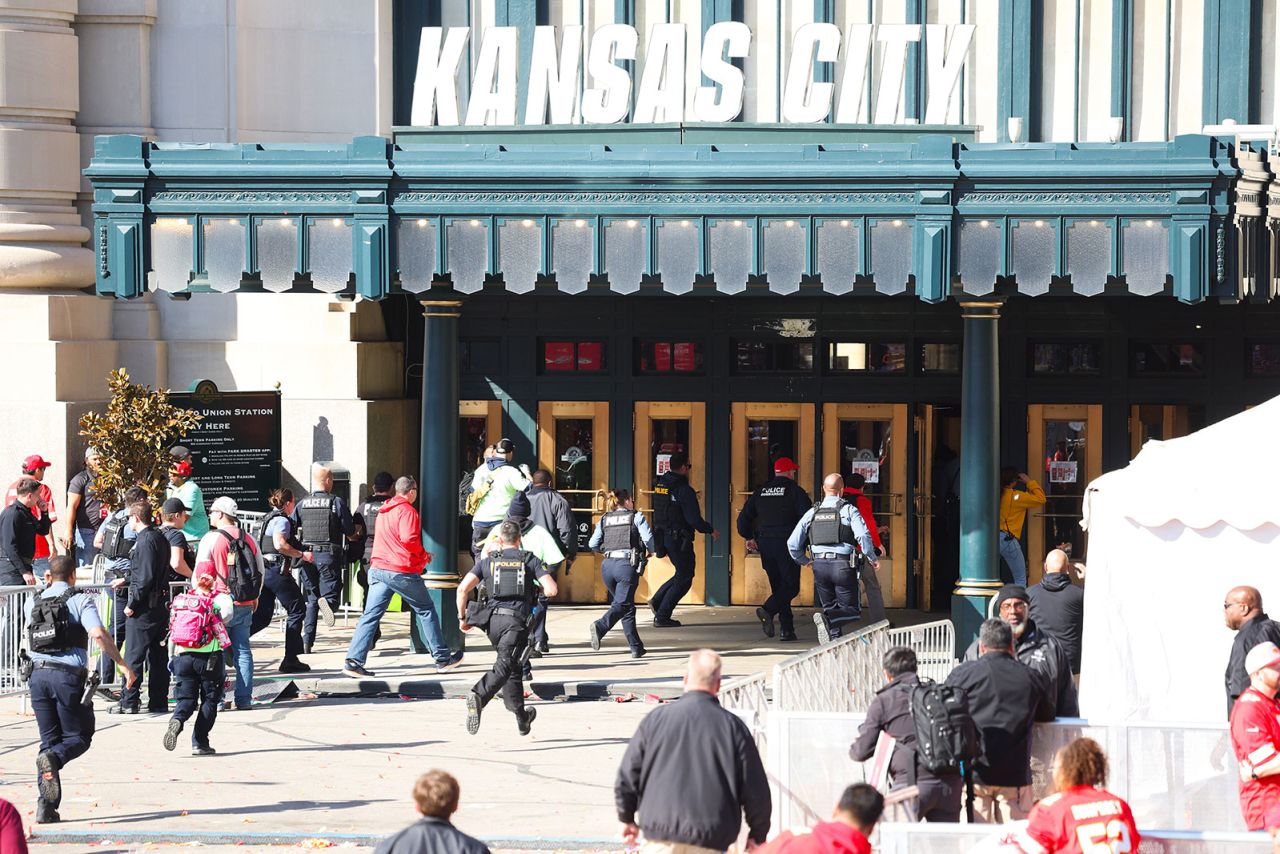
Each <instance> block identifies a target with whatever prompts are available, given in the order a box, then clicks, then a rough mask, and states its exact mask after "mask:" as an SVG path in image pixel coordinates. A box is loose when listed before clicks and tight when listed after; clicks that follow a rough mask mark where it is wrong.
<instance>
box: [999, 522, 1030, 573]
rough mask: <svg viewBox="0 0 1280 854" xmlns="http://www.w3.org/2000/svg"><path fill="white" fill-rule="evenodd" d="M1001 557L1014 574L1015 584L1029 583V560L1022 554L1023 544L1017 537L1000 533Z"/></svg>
mask: <svg viewBox="0 0 1280 854" xmlns="http://www.w3.org/2000/svg"><path fill="white" fill-rule="evenodd" d="M1000 557H1002V558H1004V562H1005V564H1006V565H1008V567H1009V571H1010V572H1012V573H1013V583H1014V584H1023V585H1025V584H1026V583H1027V559H1026V558H1025V557H1024V556H1023V554H1022V543H1021V542H1019V541H1018V538H1017V537H1014V536H1012V535H1010V534H1007V533H1005V532H1004V531H1001V532H1000Z"/></svg>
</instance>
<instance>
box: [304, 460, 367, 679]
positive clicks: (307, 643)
mask: <svg viewBox="0 0 1280 854" xmlns="http://www.w3.org/2000/svg"><path fill="white" fill-rule="evenodd" d="M311 482H312V483H313V484H315V486H316V491H315V492H313V493H311V494H310V495H308V496H306V497H305V498H302V499H301V500H300V501H298V503H297V505H296V506H295V507H294V510H293V516H294V518H293V521H294V524H295V526H296V530H297V537H298V540H299V541H300V542H301V543H302V546H303V548H305V549H306V550H307V551H309V552H311V558H312V559H311V560H309V561H304V562H303V564H302V587H303V590H304V591H305V592H306V595H307V610H306V617H305V619H304V620H303V624H302V651H303V652H304V653H307V654H310V652H311V647H312V646H313V645H314V644H315V642H316V622H317V619H319V618H323V619H324V624H325V626H328V627H332V626H333V623H334V618H333V612H334V611H336V610H337V609H338V607H339V605H340V604H341V601H342V559H343V557H344V555H345V552H346V549H345V548H344V546H343V538H344V537H350V536H351V535H352V534H354V533H355V526H354V525H353V524H352V521H351V513H350V512H349V511H348V510H347V507H346V505H345V504H344V503H343V501H342V499H341V498H339V497H338V496H336V495H334V494H333V473H332V472H331V471H329V469H327V468H325V467H324V466H322V465H320V464H319V463H317V464H316V465H313V466H312V467H311Z"/></svg>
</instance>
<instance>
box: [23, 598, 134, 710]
mask: <svg viewBox="0 0 1280 854" xmlns="http://www.w3.org/2000/svg"><path fill="white" fill-rule="evenodd" d="M76 589H77V590H79V591H80V592H82V593H89V594H91V595H93V596H94V604H95V605H97V607H98V613H99V615H106V614H107V613H109V612H108V611H107V610H106V600H107V599H109V598H110V596H111V587H110V585H106V584H77V585H76ZM42 590H44V588H43V587H31V586H28V585H25V584H23V585H15V586H11V587H0V697H4V696H11V695H18V694H26V693H27V686H26V685H25V684H23V683H22V682H21V681H20V680H19V679H18V654H19V653H20V652H21V651H22V650H24V649H26V648H27V637H26V628H27V602H28V601H29V600H30V599H31V597H32V596H33V595H34V594H35V593H37V592H38V591H42ZM103 622H104V623H105V622H106V619H105V616H104V619H103ZM96 647H97V644H94V643H92V642H90V649H89V654H90V656H92V655H93V653H94V652H95V651H96ZM89 666H90V668H92V667H93V666H94V662H93V661H90V664H89Z"/></svg>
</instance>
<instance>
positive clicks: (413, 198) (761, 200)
mask: <svg viewBox="0 0 1280 854" xmlns="http://www.w3.org/2000/svg"><path fill="white" fill-rule="evenodd" d="M392 203H393V204H396V205H459V204H460V205H489V204H495V205H526V204H527V205H762V204H772V205H890V204H892V205H909V204H914V203H915V193H874V192H869V193H796V192H781V193H768V192H746V193H728V192H726V193H698V192H670V193H664V192H649V191H626V190H602V191H586V192H512V193H498V192H485V191H470V192H435V193H418V192H411V193H400V194H399V195H397V196H396V197H395V198H394V199H393V201H392Z"/></svg>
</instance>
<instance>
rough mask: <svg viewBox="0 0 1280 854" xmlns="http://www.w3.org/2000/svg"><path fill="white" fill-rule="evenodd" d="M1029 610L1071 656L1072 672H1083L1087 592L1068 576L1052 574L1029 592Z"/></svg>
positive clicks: (1048, 633) (1041, 626)
mask: <svg viewBox="0 0 1280 854" xmlns="http://www.w3.org/2000/svg"><path fill="white" fill-rule="evenodd" d="M1027 607H1028V608H1029V609H1030V612H1031V619H1032V620H1033V621H1034V622H1035V624H1036V625H1037V626H1039V627H1040V630H1041V631H1042V632H1044V633H1045V634H1047V635H1049V636H1051V637H1052V638H1053V639H1054V640H1056V641H1057V642H1058V643H1059V644H1060V645H1061V646H1062V648H1063V650H1065V651H1066V653H1067V660H1068V661H1070V662H1071V672H1072V673H1079V672H1080V638H1081V636H1082V633H1083V630H1084V588H1083V587H1080V586H1079V585H1077V584H1072V583H1071V576H1070V575H1067V574H1066V573H1065V572H1050V573H1048V574H1047V575H1045V577H1044V580H1043V581H1041V582H1040V583H1039V584H1036V585H1034V586H1033V587H1028V588H1027Z"/></svg>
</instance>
